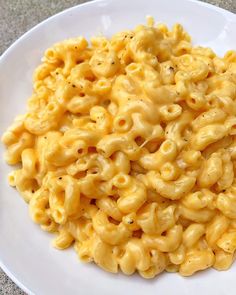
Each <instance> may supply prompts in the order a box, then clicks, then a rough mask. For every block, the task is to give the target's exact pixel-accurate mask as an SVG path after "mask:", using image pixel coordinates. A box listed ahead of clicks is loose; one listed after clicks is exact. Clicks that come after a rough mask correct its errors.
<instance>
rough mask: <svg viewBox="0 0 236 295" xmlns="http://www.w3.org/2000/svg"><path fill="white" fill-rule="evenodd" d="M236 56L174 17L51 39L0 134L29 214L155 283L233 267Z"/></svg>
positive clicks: (112, 264)
mask: <svg viewBox="0 0 236 295" xmlns="http://www.w3.org/2000/svg"><path fill="white" fill-rule="evenodd" d="M235 100H236V52H234V51H229V52H227V53H226V54H225V56H224V57H223V58H220V57H217V56H216V55H215V53H214V52H213V51H212V50H211V49H210V48H203V47H193V46H192V45H191V41H190V37H189V35H188V34H187V33H186V32H185V31H184V30H183V28H182V26H181V25H179V24H177V25H175V26H174V27H173V29H172V30H168V28H167V27H166V26H165V25H164V24H158V25H155V24H154V21H153V20H152V19H151V18H150V19H149V22H148V25H147V26H142V25H140V26H138V27H136V28H135V29H134V30H133V31H125V32H120V33H117V34H115V35H114V36H113V37H112V38H111V39H106V38H105V37H102V36H100V37H95V38H92V39H91V45H90V46H89V45H88V43H87V41H86V40H85V39H84V38H83V37H78V38H74V39H68V40H65V41H63V42H61V43H58V44H55V45H54V46H53V47H52V48H50V49H48V50H47V51H46V52H45V55H44V57H43V60H42V64H41V65H40V66H39V67H38V68H37V69H36V71H35V74H34V91H33V94H32V96H31V98H30V99H29V102H28V112H27V113H26V114H25V115H23V116H19V117H17V118H16V120H15V122H14V123H13V125H12V126H11V127H9V129H8V130H7V131H6V132H5V133H4V135H3V137H2V141H3V143H4V144H5V145H6V147H7V151H6V157H5V159H6V161H7V163H8V164H11V165H15V164H21V168H19V169H18V170H15V171H13V172H12V173H11V174H10V175H9V183H10V185H11V186H13V187H16V189H17V190H18V191H19V192H20V194H21V195H22V197H23V198H24V199H25V201H26V202H27V203H28V204H29V212H30V216H31V217H32V219H33V221H34V222H36V223H38V224H39V225H40V226H41V228H42V229H43V230H46V231H48V232H52V233H54V234H55V235H56V237H55V239H54V241H53V245H54V246H55V247H56V248H58V249H65V248H67V247H69V246H71V245H72V244H73V245H74V247H75V250H76V252H77V253H78V256H79V257H80V259H81V260H82V261H85V262H92V261H93V262H95V263H96V264H97V265H98V266H99V267H101V268H103V269H105V270H106V271H109V272H113V273H116V272H118V270H119V269H121V271H122V272H123V273H125V274H127V275H131V274H133V273H134V272H135V271H137V272H139V274H140V275H141V276H142V277H144V278H153V277H155V276H156V275H158V274H159V273H161V272H163V271H165V270H166V271H169V272H173V271H178V272H179V273H180V274H181V275H183V276H190V275H192V274H193V273H195V272H197V271H200V270H203V269H206V268H209V267H211V266H212V267H214V268H215V269H218V270H225V269H227V268H229V267H230V266H231V264H232V262H233V260H234V257H235V250H236V177H235V175H236V148H235V147H236V141H235V135H236V132H235V128H236V117H235V115H236V102H235Z"/></svg>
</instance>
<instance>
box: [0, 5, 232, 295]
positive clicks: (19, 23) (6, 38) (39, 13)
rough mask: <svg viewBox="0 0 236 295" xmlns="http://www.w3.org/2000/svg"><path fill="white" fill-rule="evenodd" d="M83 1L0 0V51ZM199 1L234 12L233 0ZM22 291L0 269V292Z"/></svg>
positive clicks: (19, 294)
mask: <svg viewBox="0 0 236 295" xmlns="http://www.w3.org/2000/svg"><path fill="white" fill-rule="evenodd" d="M87 1H88V0H60V1H57V0H40V1H38V0H0V36H1V38H0V55H1V54H2V53H3V52H4V51H5V50H6V49H7V47H9V45H11V43H12V42H13V41H15V40H16V39H17V38H18V37H20V36H21V35H22V34H23V33H25V32H26V31H28V30H29V29H30V28H32V27H33V26H34V25H36V24H38V23H39V22H41V21H42V20H44V19H46V18H48V17H49V16H51V15H53V14H55V13H58V12H60V11H62V10H64V9H66V8H68V7H71V6H74V5H77V4H80V3H84V2H87ZM202 1H203V2H208V3H211V4H214V5H217V6H220V7H222V8H225V9H228V10H230V11H232V12H234V13H236V0H202ZM23 294H25V293H24V292H23V291H21V290H20V289H19V288H18V287H17V286H16V285H15V284H14V283H13V282H12V281H11V279H9V278H8V276H7V275H6V274H5V273H4V272H3V271H2V270H1V269H0V295H23ZM40 295H41V294H40ZM42 295H43V294H42Z"/></svg>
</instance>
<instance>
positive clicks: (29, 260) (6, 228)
mask: <svg viewBox="0 0 236 295" xmlns="http://www.w3.org/2000/svg"><path fill="white" fill-rule="evenodd" d="M146 15H152V16H154V17H155V19H156V20H157V21H161V22H164V23H167V24H168V25H173V24H174V23H176V22H180V23H181V24H183V25H184V27H185V28H186V29H187V31H188V32H189V33H190V34H191V36H192V37H193V41H194V43H195V44H199V45H204V46H210V47H212V48H213V49H214V50H215V51H216V52H217V53H218V54H223V53H224V52H225V51H226V50H228V49H232V48H233V47H234V46H235V45H236V16H235V15H234V14H232V13H230V12H227V11H224V10H222V9H219V8H217V7H213V6H211V5H207V4H203V3H201V2H194V1H188V0H146V1H145V0H133V1H132V0H110V1H109V0H102V1H96V2H90V3H87V4H84V5H80V6H77V7H73V8H71V9H68V10H66V11H64V12H62V13H60V14H58V15H56V16H54V17H51V18H49V19H48V20H46V21H44V22H43V23H41V24H39V25H38V26H36V27H35V28H33V29H32V30H30V31H29V32H28V33H26V34H25V35H24V36H23V37H21V38H20V39H19V40H18V41H17V42H15V43H14V44H13V45H12V46H11V47H10V48H9V49H8V50H7V51H6V52H5V53H4V54H3V56H2V57H1V60H0V81H1V83H0V98H1V100H0V133H1V134H2V132H3V131H4V130H5V128H6V127H7V126H8V125H9V124H10V123H11V122H12V120H13V118H14V117H15V115H17V114H18V113H23V112H24V111H25V105H26V100H27V97H29V96H30V94H31V91H32V88H31V77H32V73H33V69H34V68H35V67H36V66H37V65H38V64H39V63H40V58H41V56H42V54H43V52H44V50H45V49H46V48H48V47H49V46H50V45H52V44H53V43H54V42H57V41H60V40H63V39H66V38H68V37H73V36H78V35H85V36H86V37H90V36H93V35H96V34H99V33H104V34H105V35H106V36H110V35H111V34H113V33H115V32H118V31H121V30H124V29H127V28H133V27H134V26H136V25H137V24H139V23H145V16H146ZM2 152H3V147H2V146H1V149H0V153H1V154H2ZM8 171H10V168H9V167H8V166H7V165H6V164H5V163H4V162H3V159H2V157H1V162H0V178H1V180H2V183H1V186H0V265H1V267H2V268H3V269H4V270H5V271H6V273H7V274H8V275H9V276H10V277H11V278H12V279H13V280H14V281H15V282H16V283H17V284H18V285H19V286H20V287H21V288H22V289H24V290H25V291H26V292H27V293H30V294H37V295H54V294H56V295H62V294H63V295H67V294H68V295H75V294H80V295H85V294H88V295H93V294H96V295H98V294H103V295H108V294H109V295H110V294H112V295H121V294H127V293H128V294H136V295H141V294H142V295H143V294H148V295H152V294H164V295H169V294H175V295H185V294H186V295H187V294H191V295H198V294H208V295H212V294H214V295H224V294H225V295H226V294H227V295H229V294H235V284H234V280H235V271H236V264H235V265H234V266H233V267H232V268H231V269H230V270H229V271H226V272H217V271H214V270H209V271H204V272H202V273H200V274H197V275H195V276H193V277H191V278H182V277H180V276H179V275H178V274H167V273H164V274H162V275H161V276H159V277H157V278H156V279H154V280H151V281H145V280H144V279H141V278H139V277H138V276H135V275H134V276H131V277H125V276H123V275H121V274H119V275H113V274H109V273H106V272H104V271H102V270H101V269H99V268H98V267H96V266H94V265H92V264H82V263H80V262H79V261H78V260H77V257H76V254H75V252H74V251H73V250H72V249H71V250H66V251H57V250H55V249H53V248H52V247H51V246H50V241H51V238H52V237H51V236H50V235H49V234H47V233H45V232H42V231H41V229H40V228H39V227H38V226H37V225H35V224H33V222H32V221H31V220H30V218H29V216H28V208H27V205H26V204H25V203H24V202H23V200H22V199H21V198H20V197H19V195H18V193H17V192H16V191H15V190H13V189H12V188H10V187H9V186H8V184H7V181H6V175H7V172H8Z"/></svg>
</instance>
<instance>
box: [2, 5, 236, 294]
mask: <svg viewBox="0 0 236 295" xmlns="http://www.w3.org/2000/svg"><path fill="white" fill-rule="evenodd" d="M115 1H117V0H89V1H88V2H85V3H80V4H77V5H73V6H71V7H68V8H66V9H64V10H62V11H60V12H57V13H56V14H53V15H51V16H49V17H48V18H46V19H44V20H43V21H41V22H39V23H37V24H36V25H34V26H33V27H32V28H30V29H29V30H28V31H26V32H25V33H23V34H22V35H20V37H18V38H17V39H16V40H15V41H13V42H12V43H11V44H10V45H9V47H8V48H7V49H5V50H4V51H3V53H2V54H1V56H0V67H1V66H2V63H3V62H4V60H5V59H6V58H8V55H9V54H10V53H11V52H12V51H13V50H14V49H15V47H16V46H17V45H18V43H20V42H24V39H25V38H27V37H28V36H30V34H32V33H34V31H36V30H37V29H38V28H39V27H41V26H43V25H44V24H46V23H47V22H48V21H50V20H52V19H54V18H57V17H58V16H61V15H63V14H66V13H68V12H70V11H72V10H74V9H76V8H77V7H79V8H80V7H84V6H93V5H96V4H98V3H102V2H104V3H105V2H115ZM120 1H127V0H120ZM128 1H132V0H128ZM162 1H164V0H162ZM169 1H171V0H169ZM172 1H175V2H176V3H177V2H181V1H185V2H191V3H195V4H196V5H199V6H202V7H205V8H210V9H211V10H214V11H218V12H220V13H223V14H224V15H226V16H228V17H230V18H232V19H231V20H233V21H234V20H235V21H236V14H235V13H233V12H231V11H229V10H227V9H224V8H222V7H219V6H216V5H214V4H211V3H207V2H202V0H172ZM1 144H2V143H1ZM0 268H1V269H2V270H3V272H4V273H5V274H6V275H7V276H8V277H9V278H10V279H11V280H12V281H13V282H14V283H15V284H16V285H17V286H18V287H19V288H20V289H21V290H22V291H24V292H25V293H27V294H29V295H36V294H35V293H34V292H33V291H32V290H31V289H30V288H29V287H27V286H25V284H24V283H22V282H21V281H20V280H19V279H18V278H17V274H14V273H13V271H11V270H10V269H11V267H10V266H7V265H6V264H5V263H4V262H3V260H2V258H1V254H0Z"/></svg>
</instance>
